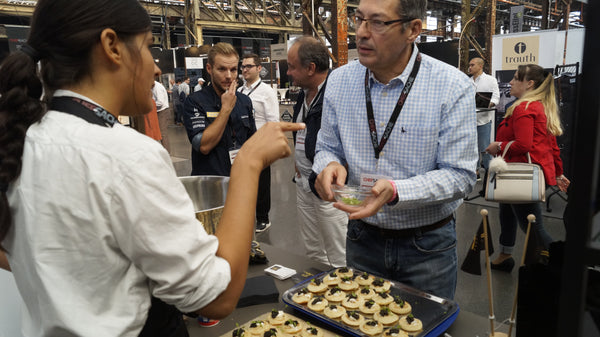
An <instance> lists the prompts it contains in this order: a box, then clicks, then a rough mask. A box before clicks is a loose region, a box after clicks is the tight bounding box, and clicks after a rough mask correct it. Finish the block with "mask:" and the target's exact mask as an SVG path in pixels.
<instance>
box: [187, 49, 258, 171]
mask: <svg viewBox="0 0 600 337" xmlns="http://www.w3.org/2000/svg"><path fill="white" fill-rule="evenodd" d="M238 63H239V55H238V53H237V51H236V50H235V49H234V48H233V46H232V45H231V44H229V43H217V44H216V45H214V46H213V47H212V48H211V50H210V51H209V52H208V64H207V66H206V71H207V72H208V73H209V74H210V76H211V84H210V85H209V86H207V87H206V88H204V89H203V90H201V91H198V92H194V93H192V94H190V96H188V98H187V99H186V100H185V102H184V104H183V108H184V109H183V110H184V113H183V122H184V125H185V128H186V131H187V134H188V138H189V140H190V142H191V143H192V175H220V176H229V172H230V170H231V164H232V163H233V160H234V159H235V156H236V154H237V151H238V150H239V148H240V147H241V146H242V144H243V143H244V142H245V141H246V140H247V139H248V138H250V136H252V135H253V134H254V132H256V126H255V124H254V117H253V115H252V101H251V100H250V98H249V97H248V96H246V95H244V94H241V93H238V92H237V91H236V86H237V77H238V66H239V65H238Z"/></svg>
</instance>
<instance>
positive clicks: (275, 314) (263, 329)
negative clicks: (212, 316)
mask: <svg viewBox="0 0 600 337" xmlns="http://www.w3.org/2000/svg"><path fill="white" fill-rule="evenodd" d="M221 337H337V335H336V334H335V333H333V332H331V331H329V330H326V329H323V328H321V327H319V326H316V325H313V324H311V323H310V322H308V321H305V320H303V319H301V318H298V317H296V316H294V315H292V314H289V313H286V312H284V311H282V310H276V309H273V310H272V311H271V312H269V313H266V314H262V315H259V316H257V317H255V318H254V319H252V320H250V321H248V322H246V323H244V324H243V325H238V326H237V327H236V328H235V329H233V330H232V331H230V332H227V333H225V334H224V335H222V336H221Z"/></svg>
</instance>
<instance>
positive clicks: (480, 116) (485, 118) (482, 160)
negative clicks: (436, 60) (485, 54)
mask: <svg viewBox="0 0 600 337" xmlns="http://www.w3.org/2000/svg"><path fill="white" fill-rule="evenodd" d="M483 64H484V62H483V59H481V58H479V57H475V58H473V59H471V61H470V62H469V74H471V75H472V77H471V83H472V84H473V86H474V87H475V91H476V92H491V93H492V99H491V100H490V105H489V108H493V107H495V106H496V104H498V101H500V90H498V81H497V80H496V78H494V77H493V76H490V75H488V74H486V73H484V72H483ZM493 118H494V110H490V111H486V112H478V113H477V149H478V151H479V162H478V163H477V170H478V172H477V177H478V178H479V167H483V168H484V169H485V170H486V172H487V170H488V166H489V164H490V160H492V156H490V155H489V154H488V153H486V152H485V149H486V148H487V147H488V145H490V137H491V132H492V119H493Z"/></svg>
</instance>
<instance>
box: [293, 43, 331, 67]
mask: <svg viewBox="0 0 600 337" xmlns="http://www.w3.org/2000/svg"><path fill="white" fill-rule="evenodd" d="M296 44H297V45H298V59H299V60H300V64H302V66H303V67H308V66H309V65H310V64H311V63H314V64H315V69H316V71H317V72H319V73H323V72H326V71H328V70H329V52H328V50H327V47H325V45H324V44H323V42H321V41H319V40H317V39H316V38H314V37H312V36H308V35H306V36H302V37H299V38H297V39H296V40H294V43H293V45H296Z"/></svg>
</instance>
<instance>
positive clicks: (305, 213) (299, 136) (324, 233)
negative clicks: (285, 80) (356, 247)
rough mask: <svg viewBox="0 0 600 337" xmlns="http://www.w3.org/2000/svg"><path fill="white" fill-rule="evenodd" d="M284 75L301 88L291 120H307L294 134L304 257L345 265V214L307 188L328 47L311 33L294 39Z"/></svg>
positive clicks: (321, 98)
mask: <svg viewBox="0 0 600 337" xmlns="http://www.w3.org/2000/svg"><path fill="white" fill-rule="evenodd" d="M287 63H288V70H287V74H288V76H289V77H291V78H292V81H293V84H294V85H295V86H299V87H301V88H302V89H303V90H302V91H300V94H299V95H298V98H297V101H296V105H294V117H293V121H294V122H296V123H301V122H302V123H306V129H304V130H302V131H300V132H295V133H294V144H295V164H296V167H295V169H296V177H295V180H296V199H297V200H296V203H297V209H298V216H299V218H300V234H301V235H302V242H303V243H304V249H305V251H306V256H308V257H309V258H310V259H312V260H314V261H318V262H321V263H324V264H327V265H330V266H332V267H343V266H346V232H347V229H348V216H347V214H346V213H345V212H342V211H340V210H339V209H337V208H335V207H333V203H332V202H329V201H324V200H321V199H320V198H318V197H317V196H316V195H315V194H313V192H312V191H311V189H310V186H309V183H308V179H309V177H310V175H311V173H312V167H313V163H314V158H315V151H316V144H317V135H318V133H319V130H320V129H321V115H322V111H323V97H324V93H325V88H326V87H327V79H328V76H329V54H328V51H327V47H325V45H324V44H322V43H321V42H320V41H319V40H317V39H315V38H313V37H311V36H303V37H301V38H298V39H296V40H295V41H294V44H293V45H292V46H291V47H290V49H289V50H288V54H287Z"/></svg>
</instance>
